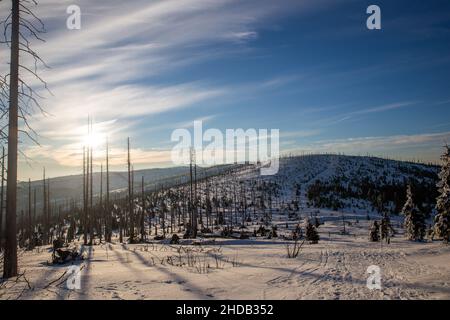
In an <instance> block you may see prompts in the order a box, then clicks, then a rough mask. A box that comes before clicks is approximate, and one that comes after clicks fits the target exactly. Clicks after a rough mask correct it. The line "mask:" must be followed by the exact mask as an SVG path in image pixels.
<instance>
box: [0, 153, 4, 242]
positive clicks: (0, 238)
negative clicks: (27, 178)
mask: <svg viewBox="0 0 450 320" xmlns="http://www.w3.org/2000/svg"><path fill="white" fill-rule="evenodd" d="M1 179H2V182H1V185H2V189H1V191H0V249H2V248H3V208H4V205H3V204H4V201H3V199H4V194H3V190H4V184H5V147H4V146H3V147H2V177H1Z"/></svg>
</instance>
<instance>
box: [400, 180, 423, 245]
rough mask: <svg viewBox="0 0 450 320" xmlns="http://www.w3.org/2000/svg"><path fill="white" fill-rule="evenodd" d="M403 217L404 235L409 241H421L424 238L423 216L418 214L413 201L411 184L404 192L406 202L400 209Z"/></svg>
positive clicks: (420, 213)
mask: <svg viewBox="0 0 450 320" xmlns="http://www.w3.org/2000/svg"><path fill="white" fill-rule="evenodd" d="M402 214H403V215H404V216H405V221H404V227H405V235H406V237H407V238H408V239H409V240H414V241H422V240H423V238H424V236H425V216H424V215H423V214H422V212H420V211H419V210H418V209H417V207H416V205H415V204H414V201H413V195H412V190H411V184H408V188H407V190H406V202H405V205H404V206H403V209H402Z"/></svg>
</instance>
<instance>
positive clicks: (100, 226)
mask: <svg viewBox="0 0 450 320" xmlns="http://www.w3.org/2000/svg"><path fill="white" fill-rule="evenodd" d="M98 210H99V212H100V215H99V217H98V221H97V226H98V235H99V238H100V239H99V240H100V243H101V242H102V225H103V220H104V218H105V214H104V210H103V163H102V164H100V201H99V208H98Z"/></svg>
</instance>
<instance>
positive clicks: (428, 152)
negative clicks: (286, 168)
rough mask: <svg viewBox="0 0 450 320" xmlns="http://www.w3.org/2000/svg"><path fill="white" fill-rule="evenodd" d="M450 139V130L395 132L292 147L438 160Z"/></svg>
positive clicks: (297, 149) (304, 149)
mask: <svg viewBox="0 0 450 320" xmlns="http://www.w3.org/2000/svg"><path fill="white" fill-rule="evenodd" d="M449 140H450V132H438V133H423V134H413V135H393V136H377V137H355V138H346V139H334V140H321V141H316V142H313V143H310V144H306V145H300V146H299V145H297V146H296V147H295V148H292V149H290V150H289V151H294V150H296V151H299V150H301V151H303V152H309V153H321V152H336V153H339V152H341V153H347V154H364V153H367V152H368V153H371V154H379V155H388V156H394V157H398V158H400V157H402V156H409V157H415V158H417V157H420V158H421V159H422V160H425V161H436V160H437V159H438V158H439V154H440V152H441V151H442V146H443V145H444V144H445V143H447V142H448V141H449Z"/></svg>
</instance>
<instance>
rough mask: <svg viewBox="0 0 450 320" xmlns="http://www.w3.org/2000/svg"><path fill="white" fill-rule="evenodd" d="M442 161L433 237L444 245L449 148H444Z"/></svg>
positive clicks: (449, 232) (449, 224)
mask: <svg viewBox="0 0 450 320" xmlns="http://www.w3.org/2000/svg"><path fill="white" fill-rule="evenodd" d="M441 159H442V161H443V164H442V169H441V172H440V173H439V179H440V181H439V182H438V184H437V187H438V188H439V196H438V197H437V200H436V211H437V214H436V216H435V218H434V228H433V229H434V235H435V236H437V237H438V238H442V239H443V241H444V242H445V243H448V242H449V240H450V221H449V214H450V147H449V146H445V152H444V154H443V155H442V156H441Z"/></svg>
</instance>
